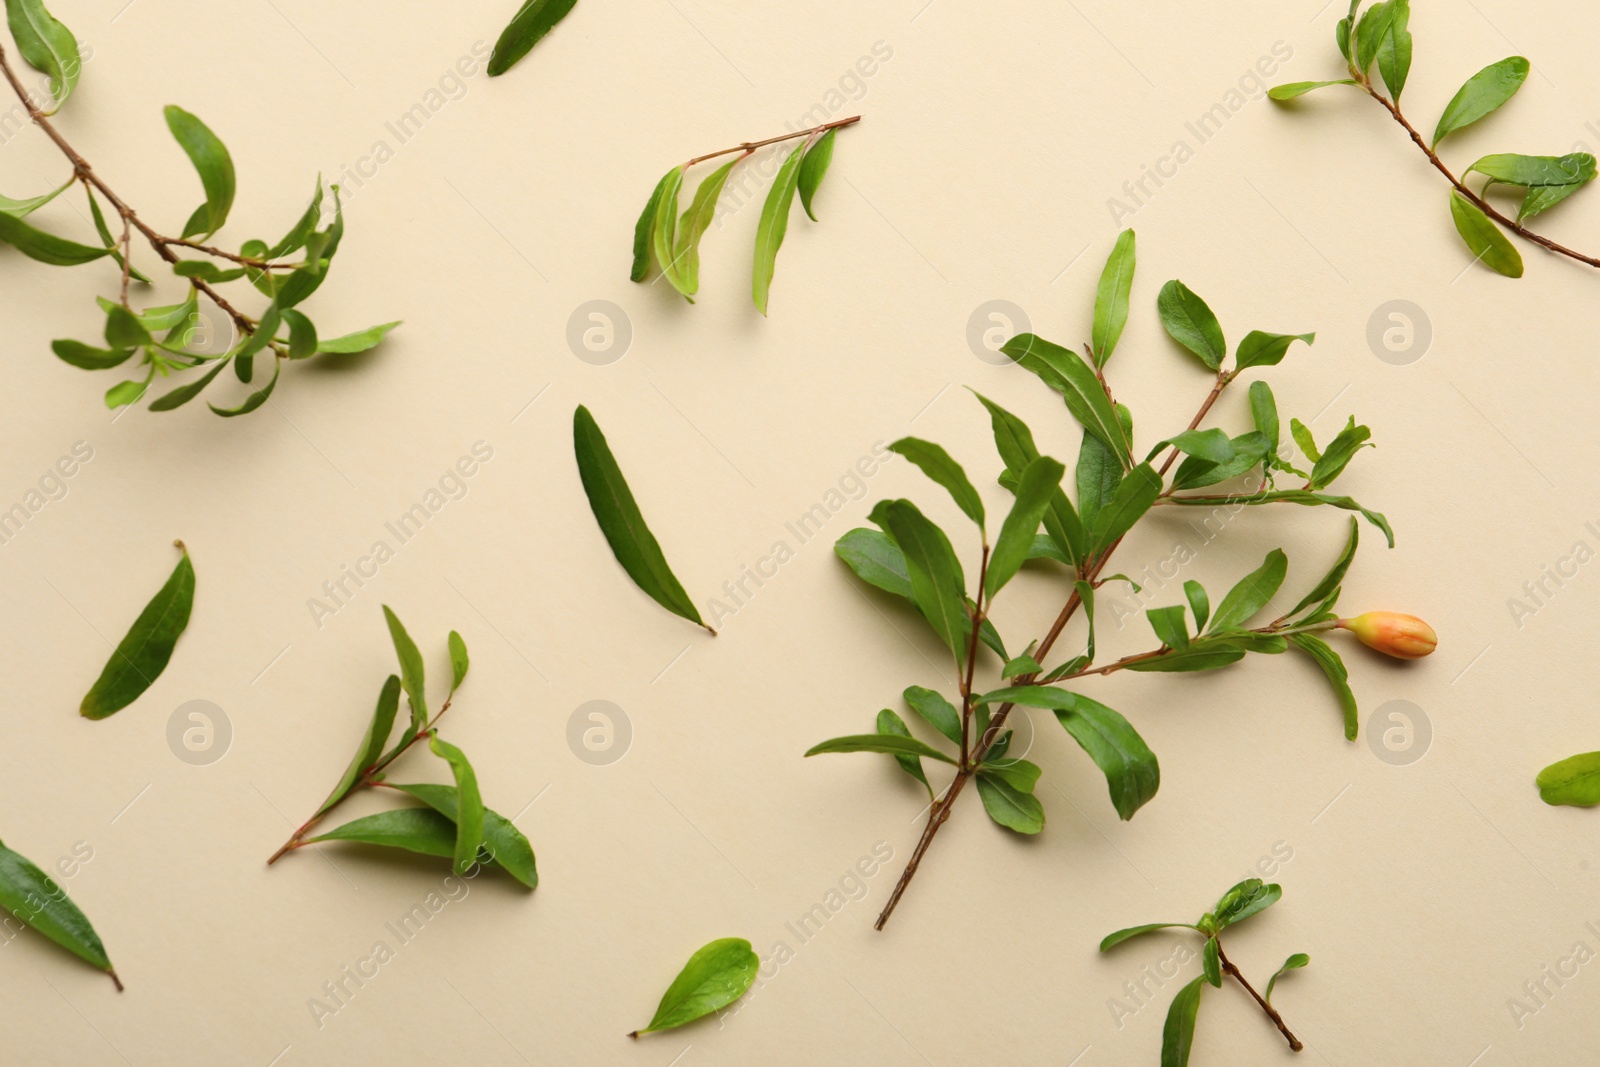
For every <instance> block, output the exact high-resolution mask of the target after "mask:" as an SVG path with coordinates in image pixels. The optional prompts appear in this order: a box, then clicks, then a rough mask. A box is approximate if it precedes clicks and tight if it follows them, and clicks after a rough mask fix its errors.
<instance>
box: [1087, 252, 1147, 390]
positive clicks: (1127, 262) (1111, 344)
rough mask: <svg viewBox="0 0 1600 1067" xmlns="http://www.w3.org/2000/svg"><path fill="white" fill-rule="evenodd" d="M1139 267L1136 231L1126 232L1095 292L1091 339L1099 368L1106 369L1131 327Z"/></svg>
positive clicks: (1103, 271)
mask: <svg viewBox="0 0 1600 1067" xmlns="http://www.w3.org/2000/svg"><path fill="white" fill-rule="evenodd" d="M1137 263H1138V256H1137V254H1136V250H1135V248H1134V236H1133V231H1132V230H1123V231H1122V232H1121V233H1119V234H1117V243H1116V244H1115V245H1113V246H1112V248H1111V255H1110V256H1108V257H1106V265H1105V268H1104V269H1103V270H1101V272H1100V284H1099V285H1098V286H1097V287H1096V288H1095V294H1094V328H1093V330H1092V331H1091V333H1090V335H1089V336H1090V338H1091V343H1090V348H1091V349H1092V350H1093V352H1094V363H1095V366H1097V367H1104V366H1105V365H1106V360H1108V359H1110V358H1111V353H1112V352H1113V351H1115V350H1116V347H1117V341H1118V340H1119V339H1121V337H1122V330H1123V327H1125V326H1127V324H1128V297H1129V295H1130V294H1131V293H1132V292H1133V271H1134V267H1135V266H1136V265H1137Z"/></svg>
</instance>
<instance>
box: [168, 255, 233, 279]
mask: <svg viewBox="0 0 1600 1067" xmlns="http://www.w3.org/2000/svg"><path fill="white" fill-rule="evenodd" d="M172 273H174V274H176V275H177V276H178V277H180V278H199V279H200V280H201V281H203V282H210V283H212V284H218V283H221V282H231V281H236V280H238V279H239V278H243V277H244V275H245V270H244V268H243V267H239V268H236V269H234V270H223V269H222V268H221V267H219V266H217V265H216V264H215V263H213V262H211V261H210V260H209V259H180V260H178V262H176V263H174V264H173V265H172Z"/></svg>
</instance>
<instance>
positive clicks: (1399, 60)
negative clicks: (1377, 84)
mask: <svg viewBox="0 0 1600 1067" xmlns="http://www.w3.org/2000/svg"><path fill="white" fill-rule="evenodd" d="M1410 21H1411V4H1410V0H1389V20H1388V25H1387V26H1386V27H1385V29H1384V34H1383V38H1382V39H1381V40H1380V41H1379V42H1378V56H1377V58H1378V73H1379V74H1381V75H1383V84H1384V85H1387V86H1388V87H1389V96H1390V99H1392V100H1393V101H1394V102H1395V103H1399V102H1400V94H1401V93H1402V92H1403V91H1404V90H1405V87H1406V77H1407V76H1408V75H1409V74H1410V73H1411V31H1410V30H1409V29H1408V28H1407V26H1408V24H1409V23H1410Z"/></svg>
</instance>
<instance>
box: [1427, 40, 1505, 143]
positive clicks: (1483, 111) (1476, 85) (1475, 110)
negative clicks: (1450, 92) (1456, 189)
mask: <svg viewBox="0 0 1600 1067" xmlns="http://www.w3.org/2000/svg"><path fill="white" fill-rule="evenodd" d="M1527 80H1528V61H1527V60H1526V59H1523V58H1522V57H1521V56H1508V57H1506V58H1505V59H1502V60H1501V61H1500V62H1498V63H1490V64H1489V65H1488V66H1487V67H1484V68H1483V69H1482V70H1480V71H1478V73H1476V74H1474V75H1473V76H1472V77H1470V78H1468V79H1467V83H1466V84H1465V85H1463V86H1462V87H1461V88H1460V90H1459V91H1458V92H1457V93H1456V95H1455V96H1453V97H1452V98H1451V99H1450V103H1448V104H1446V105H1445V109H1444V114H1442V115H1440V116H1439V125H1438V126H1436V127H1435V128H1434V131H1433V143H1434V144H1435V145H1437V144H1438V143H1439V142H1440V141H1442V140H1444V138H1445V137H1446V136H1447V135H1448V134H1452V133H1454V132H1456V131H1457V130H1459V129H1462V128H1463V127H1466V126H1470V125H1472V124H1473V123H1474V122H1477V121H1478V120H1479V119H1481V118H1483V117H1484V116H1485V115H1489V114H1491V113H1493V112H1494V111H1496V110H1498V109H1499V107H1500V106H1501V105H1502V104H1504V103H1505V102H1506V101H1507V100H1510V99H1511V98H1512V97H1513V96H1515V95H1516V93H1517V90H1518V89H1520V88H1522V83H1523V82H1525V81H1527Z"/></svg>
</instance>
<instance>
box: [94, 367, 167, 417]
mask: <svg viewBox="0 0 1600 1067" xmlns="http://www.w3.org/2000/svg"><path fill="white" fill-rule="evenodd" d="M150 369H151V371H152V372H154V370H155V367H154V366H152V367H151V368H150ZM151 377H152V375H151V374H147V375H145V379H144V381H142V382H141V381H138V380H132V381H126V382H118V383H117V384H116V385H113V386H112V387H111V388H110V389H107V390H106V407H108V408H110V409H111V410H112V411H115V410H116V409H117V408H120V407H126V406H127V405H129V404H137V403H138V402H139V398H140V397H142V396H144V391H145V390H146V389H148V388H150V379H151Z"/></svg>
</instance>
